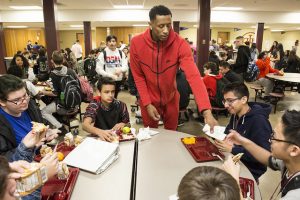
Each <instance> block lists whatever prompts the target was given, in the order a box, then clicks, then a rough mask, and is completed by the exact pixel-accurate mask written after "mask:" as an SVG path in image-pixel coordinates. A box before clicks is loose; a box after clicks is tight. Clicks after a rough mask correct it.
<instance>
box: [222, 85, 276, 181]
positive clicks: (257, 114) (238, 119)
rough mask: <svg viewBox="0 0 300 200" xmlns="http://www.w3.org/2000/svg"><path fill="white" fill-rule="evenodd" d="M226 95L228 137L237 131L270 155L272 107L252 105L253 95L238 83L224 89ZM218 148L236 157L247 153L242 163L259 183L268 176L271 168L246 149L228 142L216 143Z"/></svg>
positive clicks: (262, 104)
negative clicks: (270, 115)
mask: <svg viewBox="0 0 300 200" xmlns="http://www.w3.org/2000/svg"><path fill="white" fill-rule="evenodd" d="M223 94H224V106H225V108H227V110H228V112H229V113H230V114H231V118H230V121H229V124H228V125H227V127H226V130H225V134H228V133H229V131H230V130H235V131H237V132H238V133H240V134H242V135H243V136H244V137H246V138H248V139H249V140H251V141H253V142H255V143H256V144H257V145H259V146H260V147H262V148H264V149H266V151H269V150H270V142H269V138H270V135H271V133H272V127H271V124H270V122H269V120H268V118H269V114H270V112H271V110H272V107H271V106H270V105H268V104H264V103H257V102H248V100H249V91H248V88H247V86H246V85H245V84H244V83H238V82H235V83H230V84H228V85H226V86H225V88H224V89H223ZM216 145H217V147H218V148H219V150H221V151H225V152H229V153H232V154H233V155H236V154H238V153H244V155H243V157H242V158H241V161H242V162H243V163H244V164H245V166H246V167H247V168H248V169H249V171H250V172H251V173H252V175H253V176H254V178H255V179H256V180H258V178H259V177H260V176H261V175H262V174H263V173H265V172H266V170H267V168H266V167H265V166H264V165H263V164H261V163H260V162H259V161H258V160H257V159H255V158H254V157H253V155H252V154H251V153H250V152H248V151H247V150H246V149H245V148H244V147H243V146H240V145H233V144H231V143H230V142H228V141H216Z"/></svg>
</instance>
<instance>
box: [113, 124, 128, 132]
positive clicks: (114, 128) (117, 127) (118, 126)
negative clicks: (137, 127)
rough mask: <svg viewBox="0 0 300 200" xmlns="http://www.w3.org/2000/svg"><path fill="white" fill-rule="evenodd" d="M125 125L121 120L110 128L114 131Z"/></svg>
mask: <svg viewBox="0 0 300 200" xmlns="http://www.w3.org/2000/svg"><path fill="white" fill-rule="evenodd" d="M125 125H126V124H125V123H123V122H121V123H118V124H116V125H115V126H114V127H113V128H112V130H114V131H117V130H120V129H122V128H123V127H124V126H125Z"/></svg>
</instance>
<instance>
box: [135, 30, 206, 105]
mask: <svg viewBox="0 0 300 200" xmlns="http://www.w3.org/2000/svg"><path fill="white" fill-rule="evenodd" d="M179 66H180V68H181V69H182V70H183V71H184V73H185V75H186V78H187V81H188V82H189V84H190V86H191V88H192V91H193V94H194V96H195V100H196V102H197V105H198V108H199V110H200V111H202V110H205V109H211V105H210V102H209V98H208V95H207V91H206V88H205V85H204V83H203V81H202V79H201V76H200V73H199V70H198V68H197V66H196V65H195V63H194V60H193V57H192V52H191V47H190V46H189V44H188V43H187V42H186V41H185V40H184V39H182V38H181V37H180V36H179V35H178V34H177V33H175V32H174V31H173V29H171V30H170V33H169V37H168V39H167V40H166V41H163V42H155V41H153V40H152V38H151V32H150V29H147V30H146V31H145V32H144V33H142V34H140V35H138V36H136V37H134V38H133V39H132V40H131V45H130V68H131V71H132V74H133V77H134V81H135V84H136V86H137V89H138V91H139V94H140V97H141V103H142V105H143V106H147V105H148V104H153V105H154V106H164V105H166V104H167V103H168V102H170V100H171V99H172V98H173V97H174V96H175V94H176V92H177V88H176V72H177V70H178V68H179Z"/></svg>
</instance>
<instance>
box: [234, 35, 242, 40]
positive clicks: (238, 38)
mask: <svg viewBox="0 0 300 200" xmlns="http://www.w3.org/2000/svg"><path fill="white" fill-rule="evenodd" d="M235 39H236V40H243V39H244V37H243V36H241V35H240V36H237V37H236V38H235Z"/></svg>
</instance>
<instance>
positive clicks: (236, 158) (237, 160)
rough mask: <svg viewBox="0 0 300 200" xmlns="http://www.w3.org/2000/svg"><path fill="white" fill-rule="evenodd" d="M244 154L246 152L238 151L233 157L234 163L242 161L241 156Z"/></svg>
mask: <svg viewBox="0 0 300 200" xmlns="http://www.w3.org/2000/svg"><path fill="white" fill-rule="evenodd" d="M243 155H244V153H238V154H236V155H235V156H233V157H232V160H233V162H234V163H237V162H239V161H240V159H241V157H242V156H243Z"/></svg>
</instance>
